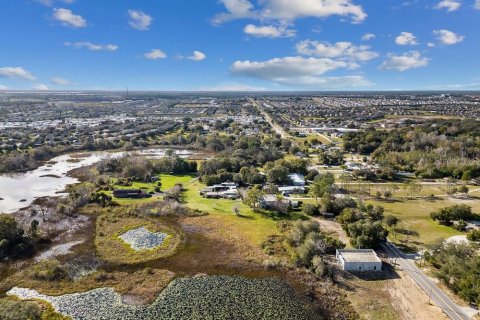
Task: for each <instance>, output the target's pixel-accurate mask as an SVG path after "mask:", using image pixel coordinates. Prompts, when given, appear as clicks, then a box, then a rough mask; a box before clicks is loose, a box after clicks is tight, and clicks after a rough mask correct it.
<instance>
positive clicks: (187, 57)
mask: <svg viewBox="0 0 480 320" xmlns="http://www.w3.org/2000/svg"><path fill="white" fill-rule="evenodd" d="M0 30H2V32H1V33H0V43H1V46H0V89H35V90H46V89H49V90H80V89H92V90H124V88H125V87H129V88H130V89H131V90H219V91H225V90H226V91H233V90H242V91H244V90H369V91H370V90H432V89H438V90H444V89H445V90H478V89H480V59H479V56H480V55H479V52H480V35H479V34H478V30H480V0H431V1H427V0H425V1H423V0H122V1H119V0H115V1H114V0H101V1H98V0H97V1H93V0H3V1H2V2H1V3H0Z"/></svg>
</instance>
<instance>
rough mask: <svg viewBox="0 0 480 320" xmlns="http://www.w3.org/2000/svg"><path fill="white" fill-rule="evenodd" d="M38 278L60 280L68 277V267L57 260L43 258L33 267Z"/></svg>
mask: <svg viewBox="0 0 480 320" xmlns="http://www.w3.org/2000/svg"><path fill="white" fill-rule="evenodd" d="M32 276H33V278H34V279H36V280H44V281H59V280H62V279H65V278H66V277H67V271H66V269H65V268H64V267H63V266H62V265H61V264H60V262H58V261H57V260H43V261H41V262H40V263H38V264H37V265H35V266H34V267H33V268H32Z"/></svg>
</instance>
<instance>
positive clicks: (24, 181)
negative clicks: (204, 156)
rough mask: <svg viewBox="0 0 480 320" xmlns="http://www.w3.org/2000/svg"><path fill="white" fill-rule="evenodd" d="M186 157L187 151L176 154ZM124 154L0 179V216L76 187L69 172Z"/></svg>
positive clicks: (62, 162) (159, 153) (68, 161)
mask: <svg viewBox="0 0 480 320" xmlns="http://www.w3.org/2000/svg"><path fill="white" fill-rule="evenodd" d="M165 151H166V149H147V150H143V151H140V152H137V153H140V154H144V155H147V156H148V157H153V158H160V157H164V156H165ZM176 153H177V155H179V156H181V157H186V156H188V155H190V154H191V152H190V151H187V150H178V151H176ZM125 154H126V152H93V153H79V154H67V155H62V156H59V157H56V158H54V159H52V160H51V161H49V162H48V163H46V164H44V165H42V166H41V167H39V168H38V169H36V170H33V171H29V172H26V173H17V174H4V175H0V212H4V213H11V212H15V211H17V210H19V209H21V208H24V207H27V206H29V205H30V204H31V203H32V202H33V201H34V200H35V199H37V198H42V197H51V196H56V195H58V194H59V193H61V192H62V191H63V190H64V189H65V187H66V186H67V185H69V184H74V183H78V180H77V179H76V178H73V177H70V176H68V172H69V171H70V170H73V169H78V168H81V167H84V166H89V165H92V164H95V163H97V162H99V161H101V160H104V159H107V158H118V157H121V156H123V155H125Z"/></svg>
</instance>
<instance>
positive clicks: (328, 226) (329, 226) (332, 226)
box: [315, 218, 350, 246]
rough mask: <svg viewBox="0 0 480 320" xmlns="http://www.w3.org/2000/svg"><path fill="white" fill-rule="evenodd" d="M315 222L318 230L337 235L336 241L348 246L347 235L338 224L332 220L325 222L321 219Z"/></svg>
mask: <svg viewBox="0 0 480 320" xmlns="http://www.w3.org/2000/svg"><path fill="white" fill-rule="evenodd" d="M315 220H316V221H317V222H318V223H319V224H320V228H321V229H322V230H328V231H332V232H335V233H336V234H337V235H338V239H339V240H340V241H342V242H343V243H345V244H346V245H347V246H348V243H349V242H350V240H349V239H348V236H347V233H346V232H345V230H343V229H342V226H341V225H340V224H339V223H337V222H335V221H333V220H325V219H321V218H315Z"/></svg>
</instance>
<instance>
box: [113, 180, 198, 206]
mask: <svg viewBox="0 0 480 320" xmlns="http://www.w3.org/2000/svg"><path fill="white" fill-rule="evenodd" d="M159 177H160V181H161V183H162V186H161V188H160V190H161V191H162V192H165V191H168V190H170V189H172V188H173V187H174V186H175V184H177V183H181V184H187V183H189V182H191V181H193V180H194V179H195V176H193V175H171V174H161V175H159ZM156 186H157V182H152V183H148V182H132V185H131V186H121V185H118V184H114V188H115V189H142V190H145V192H147V193H151V192H155V187H156ZM104 192H105V193H106V194H108V195H109V196H111V197H112V198H113V199H114V200H115V201H116V202H118V203H119V204H122V205H128V204H139V203H146V202H152V201H158V200H159V198H160V199H161V198H162V195H161V194H153V195H152V197H151V198H143V199H130V198H126V199H123V198H115V197H114V196H113V191H104Z"/></svg>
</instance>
